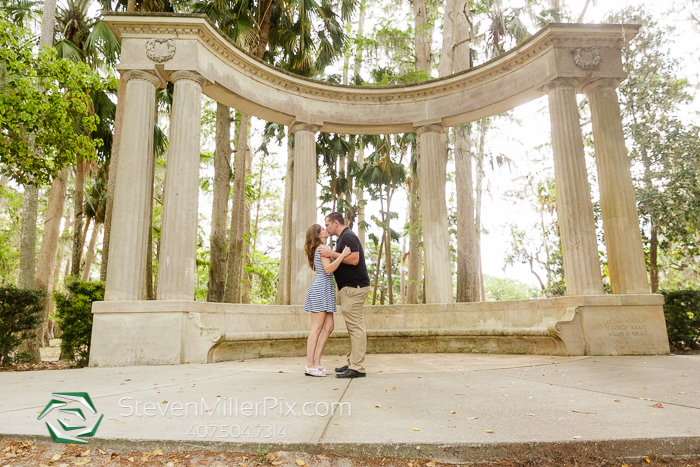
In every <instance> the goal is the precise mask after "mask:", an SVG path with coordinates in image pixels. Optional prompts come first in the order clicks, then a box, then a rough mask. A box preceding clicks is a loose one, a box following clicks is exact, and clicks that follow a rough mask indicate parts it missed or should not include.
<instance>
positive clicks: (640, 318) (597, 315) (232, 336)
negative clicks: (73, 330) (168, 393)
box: [90, 295, 669, 366]
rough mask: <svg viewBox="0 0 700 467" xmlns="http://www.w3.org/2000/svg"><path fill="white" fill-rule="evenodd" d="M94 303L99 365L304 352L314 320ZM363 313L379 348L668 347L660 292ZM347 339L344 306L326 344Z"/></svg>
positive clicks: (186, 304)
mask: <svg viewBox="0 0 700 467" xmlns="http://www.w3.org/2000/svg"><path fill="white" fill-rule="evenodd" d="M339 310H340V308H339ZM92 312H93V315H94V316H93V329H92V348H91V350H90V366H130V365H175V364H182V363H211V362H219V361H227V360H240V359H243V358H259V357H280V356H303V355H305V354H306V342H305V340H306V338H307V336H308V332H309V329H310V328H311V317H310V314H309V313H307V312H303V311H301V306H275V305H239V304H225V303H207V302H195V301H169V300H161V301H158V300H155V301H131V302H116V301H110V302H95V303H94V304H93V309H92ZM364 316H365V325H366V328H367V341H368V346H367V348H368V352H370V353H439V352H478V353H510V354H538V355H642V354H652V355H658V354H667V353H669V346H668V337H667V334H666V323H665V321H664V313H663V296H661V295H587V296H570V297H559V298H550V299H536V300H513V301H504V302H479V303H455V304H433V305H387V306H366V307H365V313H364ZM348 348H349V342H348V339H347V331H346V329H345V322H344V320H343V319H342V311H341V312H339V313H338V314H337V316H336V320H335V331H334V332H333V334H332V336H331V338H330V339H329V341H328V345H327V348H326V353H328V354H344V353H346V352H347V350H348Z"/></svg>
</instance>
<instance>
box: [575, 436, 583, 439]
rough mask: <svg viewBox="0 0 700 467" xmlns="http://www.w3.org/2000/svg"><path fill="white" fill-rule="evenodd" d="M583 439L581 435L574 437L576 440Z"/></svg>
mask: <svg viewBox="0 0 700 467" xmlns="http://www.w3.org/2000/svg"><path fill="white" fill-rule="evenodd" d="M581 438H582V436H581V435H577V436H574V439H581Z"/></svg>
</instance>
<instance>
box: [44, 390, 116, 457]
mask: <svg viewBox="0 0 700 467" xmlns="http://www.w3.org/2000/svg"><path fill="white" fill-rule="evenodd" d="M51 397H52V399H51V400H50V401H49V403H48V404H46V407H44V410H42V411H41V413H40V414H39V416H38V417H37V420H41V419H42V418H44V417H45V416H46V415H48V414H49V413H51V412H53V410H54V409H56V410H58V416H59V417H61V418H57V419H56V422H55V423H52V422H49V421H47V422H45V423H46V428H47V429H48V430H49V434H50V435H51V439H52V440H53V441H54V442H55V443H75V444H88V441H85V440H84V439H83V438H90V437H92V436H94V435H95V433H96V432H97V428H98V427H99V426H100V422H101V421H102V417H103V416H104V415H103V414H100V416H99V417H98V418H97V420H96V421H95V422H93V423H87V422H86V417H85V413H84V412H83V408H85V409H86V410H87V411H88V412H92V413H93V414H95V415H97V409H96V408H95V404H93V403H92V400H91V399H90V396H89V395H88V393H87V392H54V393H53V394H51ZM73 403H78V404H81V405H82V406H83V408H81V407H74V406H73V407H69V404H73ZM54 413H55V412H54ZM73 419H75V422H74V421H73Z"/></svg>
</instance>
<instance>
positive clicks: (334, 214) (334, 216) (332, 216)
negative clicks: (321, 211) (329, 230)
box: [326, 212, 345, 225]
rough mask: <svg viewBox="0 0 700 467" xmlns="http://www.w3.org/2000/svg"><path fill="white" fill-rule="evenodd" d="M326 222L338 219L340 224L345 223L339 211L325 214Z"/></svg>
mask: <svg viewBox="0 0 700 467" xmlns="http://www.w3.org/2000/svg"><path fill="white" fill-rule="evenodd" d="M326 219H327V220H328V222H334V221H338V222H339V223H340V225H345V218H344V217H343V215H342V214H341V213H339V212H332V213H330V214H328V215H327V216H326Z"/></svg>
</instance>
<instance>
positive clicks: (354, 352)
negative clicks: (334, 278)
mask: <svg viewBox="0 0 700 467" xmlns="http://www.w3.org/2000/svg"><path fill="white" fill-rule="evenodd" d="M338 295H339V296H340V306H341V308H342V309H343V318H345V327H346V328H347V329H348V334H349V335H350V353H348V363H347V365H348V368H349V369H351V370H355V371H359V372H360V373H365V354H366V353H367V332H366V331H365V318H364V316H363V315H362V307H363V306H364V304H365V300H367V295H369V286H367V287H360V288H357V287H343V289H342V290H341V291H340V293H339V294H338Z"/></svg>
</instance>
